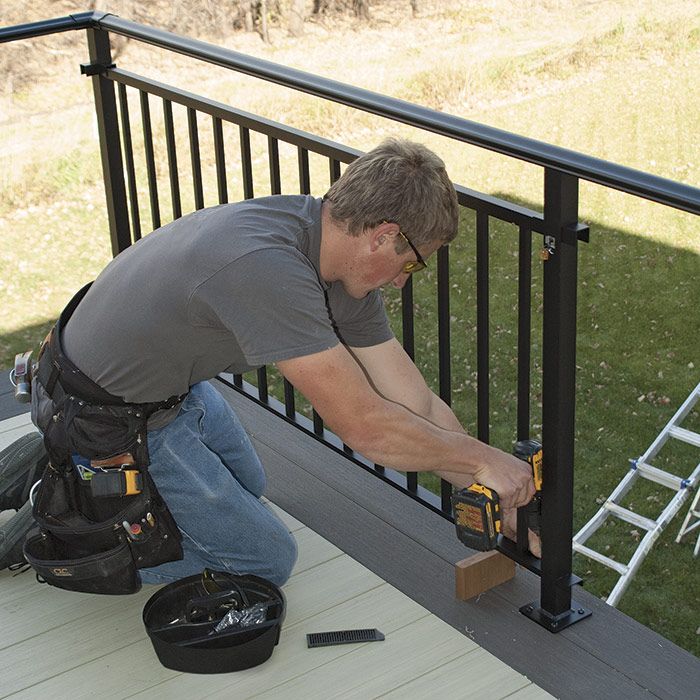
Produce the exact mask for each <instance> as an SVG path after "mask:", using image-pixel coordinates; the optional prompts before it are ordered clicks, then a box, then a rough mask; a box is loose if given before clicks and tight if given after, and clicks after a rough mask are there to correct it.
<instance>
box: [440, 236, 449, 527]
mask: <svg viewBox="0 0 700 700" xmlns="http://www.w3.org/2000/svg"><path fill="white" fill-rule="evenodd" d="M437 297H438V367H439V374H440V398H441V399H442V400H443V401H444V402H445V403H446V404H447V405H448V406H451V405H452V358H451V355H450V352H451V347H450V249H449V246H446V245H444V246H441V247H440V248H439V250H438V254H437ZM451 496H452V484H450V482H449V481H445V480H444V479H442V480H441V481H440V499H441V501H442V509H443V511H444V512H446V513H451V512H452V502H451V500H450V499H451Z"/></svg>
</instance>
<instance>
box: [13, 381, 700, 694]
mask: <svg viewBox="0 0 700 700" xmlns="http://www.w3.org/2000/svg"><path fill="white" fill-rule="evenodd" d="M214 384H215V386H216V387H217V388H218V389H219V390H220V391H221V392H222V394H223V395H224V396H225V397H226V399H227V400H228V401H229V402H230V403H231V405H232V406H233V407H234V408H235V410H236V411H237V413H238V415H239V417H240V418H241V421H242V422H243V424H244V426H245V427H246V429H247V430H248V432H249V434H250V435H251V438H252V440H253V442H254V444H255V446H256V449H257V450H258V453H259V454H260V457H261V459H262V461H263V463H264V465H265V469H266V471H267V474H268V491H267V496H268V497H269V498H270V500H272V501H273V502H274V503H275V504H276V505H277V506H279V507H280V508H282V509H283V510H284V511H286V512H287V513H289V514H290V515H291V516H293V517H294V518H296V519H298V520H299V521H300V522H301V523H303V524H304V525H306V526H307V527H308V528H310V529H311V530H313V531H315V532H316V533H318V534H319V535H321V536H322V537H323V538H325V539H326V540H328V541H329V542H331V543H333V544H334V545H335V546H337V547H338V548H340V549H341V550H342V551H344V552H346V553H347V554H349V555H350V556H351V557H353V558H354V559H356V560H357V561H358V562H360V563H361V564H362V565H364V566H365V567H366V568H368V569H369V570H370V571H372V572H374V573H375V574H377V575H378V576H380V577H381V578H382V579H384V580H385V581H387V582H388V583H389V584H391V585H392V586H394V587H395V588H397V589H398V590H400V591H401V592H403V593H404V594H406V595H407V596H408V597H410V598H412V599H413V600H414V601H416V602H417V603H419V604H420V605H421V606H423V607H424V608H426V609H427V610H429V611H430V612H432V613H433V614H434V615H436V616H437V617H439V618H441V619H442V620H443V621H445V622H447V623H448V624H449V625H451V626H452V627H454V628H455V629H456V630H458V631H459V632H460V633H461V634H463V635H465V636H466V637H469V638H470V639H472V640H473V641H475V642H476V643H477V644H479V645H480V646H481V647H483V648H484V649H486V650H487V651H489V652H490V653H491V654H493V655H494V656H496V657H498V658H499V659H500V660H501V661H503V662H504V663H506V664H507V665H508V666H510V667H511V668H513V669H514V670H515V671H517V672H519V673H521V674H523V675H525V676H527V678H528V679H529V680H530V681H532V682H533V683H535V684H537V685H538V686H540V687H541V688H543V689H544V690H546V691H547V692H549V693H551V694H552V695H554V696H556V697H560V698H582V699H583V698H586V699H587V700H588V699H590V698H608V697H609V698H613V697H614V698H636V697H660V698H669V699H673V700H676V699H678V698H692V697H698V693H699V689H700V660H698V659H697V658H696V657H694V656H693V655H691V654H689V653H688V652H686V651H684V650H682V649H680V648H679V647H677V646H676V645H674V644H673V643H672V642H670V641H668V640H667V639H665V638H664V637H661V636H660V635H658V634H656V633H655V632H653V631H651V630H649V629H648V628H646V627H644V626H643V625H640V624H639V623H637V622H635V621H634V620H632V619H631V618H629V617H627V616H626V615H624V614H623V613H621V612H619V611H618V610H615V609H614V608H611V607H609V606H607V605H606V604H605V603H603V602H602V601H600V600H598V599H597V598H595V597H593V596H591V595H589V594H587V593H586V592H585V591H584V590H581V589H577V590H576V591H575V593H574V597H575V599H576V600H577V601H578V602H580V603H581V604H582V605H584V606H585V607H587V608H589V609H592V610H593V616H592V617H591V618H589V619H587V620H584V621H582V622H580V623H578V624H576V625H574V626H572V627H570V628H569V629H567V630H564V631H563V632H560V633H559V634H556V635H554V634H551V633H549V632H548V631H546V630H544V629H543V628H541V627H540V626H538V625H536V624H535V623H533V622H532V621H530V620H529V619H527V618H525V617H524V616H523V615H521V614H520V613H519V611H518V609H519V607H520V606H521V605H523V604H525V603H529V602H532V601H534V600H536V599H537V598H538V594H539V582H538V579H537V577H536V576H534V575H533V574H531V573H530V572H528V571H526V570H524V569H520V568H519V569H518V572H517V574H516V576H515V578H514V579H513V580H511V581H509V582H508V583H505V584H503V585H501V586H498V587H497V588H495V589H493V590H491V591H489V592H487V593H484V594H482V595H481V596H479V597H478V598H477V599H474V600H472V601H467V602H464V601H459V600H457V599H456V598H455V595H454V563H455V562H457V561H459V560H461V559H463V558H464V557H465V556H467V555H468V554H469V553H470V552H469V550H466V549H465V548H464V547H463V546H462V545H461V544H460V543H459V542H458V541H457V539H456V538H455V535H454V530H453V526H452V525H451V524H450V523H449V522H448V521H447V520H445V519H444V518H442V517H440V516H439V515H437V514H434V513H432V512H430V511H429V510H427V509H426V508H424V507H423V506H421V505H420V504H418V503H416V502H414V501H413V500H411V499H410V498H406V497H404V496H402V495H401V494H400V493H399V492H398V491H397V490H396V489H394V488H393V487H392V486H390V485H388V484H386V483H384V482H382V481H381V480H379V479H377V478H376V477H374V476H373V475H372V474H369V473H367V472H366V471H365V470H363V469H361V468H359V467H357V466H356V465H354V464H352V463H350V462H348V460H346V459H345V458H343V457H342V456H341V455H339V454H337V453H335V452H333V451H332V450H329V449H328V448H326V447H324V446H323V445H322V444H320V443H319V442H317V441H316V440H315V439H313V438H310V437H308V436H306V435H304V434H303V433H302V432H301V431H299V430H298V429H297V428H295V427H294V426H292V425H289V424H287V423H286V422H284V421H282V420H280V419H279V418H278V417H277V416H275V415H273V414H272V413H271V412H270V411H268V410H267V409H266V408H264V407H262V406H259V405H257V404H255V403H254V402H252V401H250V400H249V399H247V398H246V397H243V396H241V395H240V394H239V393H238V392H236V391H235V390H233V389H230V388H229V387H227V386H225V385H223V384H222V383H220V382H217V381H215V382H214ZM22 411H26V407H23V406H21V405H20V404H16V403H14V402H13V401H12V400H11V392H10V390H9V387H8V386H7V383H6V381H3V383H2V384H1V385H0V420H2V419H4V418H7V417H9V416H11V415H15V414H17V413H20V412H22ZM341 583H342V582H339V584H341ZM453 672H454V670H453ZM472 673H473V672H472ZM464 683H465V684H468V683H469V678H468V677H466V678H465V679H464ZM425 697H429V695H426V696H425ZM454 697H459V695H458V694H457V695H455V696H454Z"/></svg>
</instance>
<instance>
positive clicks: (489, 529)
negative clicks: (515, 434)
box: [452, 440, 542, 552]
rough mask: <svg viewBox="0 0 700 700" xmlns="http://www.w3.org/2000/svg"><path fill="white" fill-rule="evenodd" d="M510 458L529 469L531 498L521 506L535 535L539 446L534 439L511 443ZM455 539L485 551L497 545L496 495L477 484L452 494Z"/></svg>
mask: <svg viewBox="0 0 700 700" xmlns="http://www.w3.org/2000/svg"><path fill="white" fill-rule="evenodd" d="M513 455H514V456H515V457H518V458H519V459H522V460H523V461H525V462H527V463H528V464H529V465H530V467H531V468H532V476H533V479H534V482H535V491H536V493H535V496H534V498H533V499H532V500H531V501H530V503H528V504H527V506H525V508H526V514H527V526H528V528H529V529H530V530H532V531H533V532H534V533H535V534H538V535H539V532H540V512H541V505H542V497H541V492H542V445H541V444H540V443H539V442H537V440H520V441H518V442H516V443H515V446H514V448H513ZM452 510H453V512H454V518H455V527H456V528H457V537H458V538H459V540H460V541H461V542H462V543H463V544H465V545H466V546H467V547H471V548H472V549H477V550H479V551H480V552H486V551H488V550H490V549H494V548H495V547H496V545H497V544H498V535H499V534H500V532H501V505H500V499H499V498H498V494H497V493H496V492H495V491H494V490H493V489H490V488H488V487H486V486H482V485H481V484H472V485H471V486H469V487H468V488H466V489H461V490H459V491H456V492H455V493H454V494H453V495H452Z"/></svg>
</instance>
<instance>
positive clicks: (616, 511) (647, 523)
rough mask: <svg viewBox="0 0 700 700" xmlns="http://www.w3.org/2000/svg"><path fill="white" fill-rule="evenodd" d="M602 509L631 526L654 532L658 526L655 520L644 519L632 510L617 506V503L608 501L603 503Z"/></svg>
mask: <svg viewBox="0 0 700 700" xmlns="http://www.w3.org/2000/svg"><path fill="white" fill-rule="evenodd" d="M603 508H605V510H609V511H610V513H612V514H613V515H614V516H616V517H618V518H620V520H624V521H625V522H628V523H630V524H632V525H637V526H639V527H642V528H644V529H645V530H655V529H656V528H657V526H658V523H657V522H656V521H655V520H651V519H649V518H645V517H644V516H643V515H639V513H635V512H634V511H632V510H627V508H623V507H622V506H618V505H617V503H611V502H610V501H608V502H607V503H605V505H604V506H603Z"/></svg>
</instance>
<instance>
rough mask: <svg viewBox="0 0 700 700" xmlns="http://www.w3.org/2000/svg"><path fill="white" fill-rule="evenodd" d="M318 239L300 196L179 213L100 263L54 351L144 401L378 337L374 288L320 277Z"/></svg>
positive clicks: (314, 213) (315, 218) (316, 212)
mask: <svg viewBox="0 0 700 700" xmlns="http://www.w3.org/2000/svg"><path fill="white" fill-rule="evenodd" d="M320 245H321V200H320V199H316V198H313V197H309V196H304V195H293V196H283V195H278V196H273V197H263V198H260V199H252V200H247V201H244V202H240V203H237V204H224V205H220V206H217V207H212V208H209V209H202V210H200V211H197V212H194V213H192V214H189V215H188V216H185V217H183V218H181V219H178V220H176V221H173V222H172V223H170V224H168V225H166V226H163V227H162V228H161V229H158V230H157V231H154V232H153V233H151V234H149V235H148V236H146V237H145V238H143V239H142V240H140V241H139V242H138V243H136V244H134V245H132V246H131V247H129V248H127V249H126V250H125V251H124V252H122V253H120V254H119V255H118V256H117V257H116V258H114V260H112V261H111V262H110V263H109V265H107V267H106V268H105V269H104V270H103V271H102V273H101V274H100V275H99V276H98V277H97V279H96V280H95V282H94V283H93V285H92V287H91V288H90V290H89V291H88V293H87V296H86V297H85V299H84V300H83V301H82V302H81V303H80V305H79V306H78V308H77V309H76V310H75V312H74V314H73V316H72V318H71V320H70V321H69V323H68V324H67V326H66V329H65V331H64V337H63V343H64V349H65V352H66V354H67V355H68V357H69V358H70V359H71V360H72V361H73V362H74V363H75V364H76V365H77V366H78V367H79V368H80V369H81V370H82V371H83V372H85V374H87V375H88V376H89V377H90V378H91V379H93V380H94V381H95V382H97V383H98V384H99V385H100V386H101V387H102V388H104V389H106V390H107V391H109V392H111V393H112V394H115V395H117V396H122V397H124V398H125V399H126V400H127V401H130V402H149V401H160V400H163V399H166V398H168V397H169V396H173V395H175V394H182V393H184V392H186V391H187V390H188V389H189V387H190V386H191V385H193V384H195V383H197V382H200V381H203V380H205V379H210V378H212V377H214V376H215V375H216V374H218V373H219V372H223V371H229V372H233V373H242V372H246V371H248V370H250V369H253V368H255V367H259V366H261V365H264V364H267V363H270V362H275V361H277V360H284V359H289V358H292V357H300V356H303V355H309V354H312V353H315V352H320V351H322V350H326V349H328V348H331V347H333V346H335V345H336V344H337V343H338V342H343V343H344V344H346V345H349V346H355V347H364V346H369V345H376V344H378V343H381V342H384V341H386V340H388V339H390V338H391V337H392V332H391V329H390V328H389V324H388V321H387V318H386V314H385V312H384V306H383V303H382V299H381V295H380V294H379V292H378V291H375V292H372V293H370V294H369V295H367V296H366V297H365V298H364V299H353V298H352V297H350V296H349V295H348V294H347V293H346V292H345V289H344V288H343V285H342V284H341V283H340V282H337V283H332V284H330V285H329V284H327V283H325V282H324V281H323V280H322V279H321V276H320V272H319V267H320V263H319V256H320ZM170 418H172V415H167V416H165V415H160V416H154V417H153V418H152V420H151V421H150V422H149V428H154V427H160V426H161V425H163V424H164V423H166V422H167V421H168V420H169V419H170Z"/></svg>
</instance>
